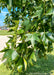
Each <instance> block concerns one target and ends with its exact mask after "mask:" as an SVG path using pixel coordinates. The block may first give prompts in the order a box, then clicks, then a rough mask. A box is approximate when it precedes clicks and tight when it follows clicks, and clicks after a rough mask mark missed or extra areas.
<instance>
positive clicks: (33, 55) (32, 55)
mask: <svg viewBox="0 0 54 75" xmlns="http://www.w3.org/2000/svg"><path fill="white" fill-rule="evenodd" d="M30 58H31V59H32V60H34V61H35V62H36V56H35V53H34V52H33V53H32V54H31V56H30Z"/></svg>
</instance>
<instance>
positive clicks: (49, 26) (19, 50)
mask: <svg viewBox="0 0 54 75" xmlns="http://www.w3.org/2000/svg"><path fill="white" fill-rule="evenodd" d="M11 1H12V2H11ZM0 2H1V3H0V5H1V7H2V8H5V7H7V8H8V10H9V12H10V13H9V14H7V15H6V18H5V24H6V25H7V26H8V27H9V28H10V30H9V31H10V32H14V34H13V36H10V37H9V38H10V39H9V41H8V42H7V47H6V48H5V49H4V50H2V51H1V52H5V53H4V56H3V60H4V59H5V58H6V65H7V67H8V68H10V69H12V70H13V71H15V70H16V71H18V72H22V71H26V69H27V67H28V65H29V64H31V65H33V61H35V62H36V56H35V54H36V51H38V56H39V58H41V57H45V56H46V54H47V52H51V51H52V50H53V46H52V43H53V42H54V24H53V20H52V17H53V7H54V5H53V2H52V0H14V1H13V0H0ZM19 26H20V28H19ZM18 28H19V29H18ZM19 37H20V39H19V41H20V42H17V40H18V38H19Z"/></svg>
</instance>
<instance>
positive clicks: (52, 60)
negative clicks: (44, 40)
mask: <svg viewBox="0 0 54 75" xmlns="http://www.w3.org/2000/svg"><path fill="white" fill-rule="evenodd" d="M53 46H54V45H53ZM36 57H37V61H36V63H34V66H33V67H32V66H30V68H28V69H27V71H26V73H27V74H20V75H33V74H30V73H47V74H35V75H54V50H53V51H52V52H51V53H48V54H47V59H44V58H41V59H39V58H38V56H37V55H36ZM10 73H11V71H10V70H8V69H7V68H6V66H5V65H4V64H2V65H0V75H10ZM14 75H19V74H14Z"/></svg>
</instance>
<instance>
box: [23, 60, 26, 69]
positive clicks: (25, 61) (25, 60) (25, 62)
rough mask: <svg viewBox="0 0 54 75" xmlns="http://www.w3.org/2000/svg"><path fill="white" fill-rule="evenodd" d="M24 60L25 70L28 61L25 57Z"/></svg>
mask: <svg viewBox="0 0 54 75" xmlns="http://www.w3.org/2000/svg"><path fill="white" fill-rule="evenodd" d="M23 60H24V66H25V70H26V69H27V61H26V60H25V59H23Z"/></svg>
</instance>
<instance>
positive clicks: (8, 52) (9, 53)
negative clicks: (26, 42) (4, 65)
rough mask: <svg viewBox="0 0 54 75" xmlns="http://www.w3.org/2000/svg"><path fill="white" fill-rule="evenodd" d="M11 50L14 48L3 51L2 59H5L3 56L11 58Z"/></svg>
mask: <svg viewBox="0 0 54 75" xmlns="http://www.w3.org/2000/svg"><path fill="white" fill-rule="evenodd" d="M13 51H14V50H11V49H9V50H8V51H6V52H5V53H4V56H3V59H5V58H10V59H11V60H12V53H13Z"/></svg>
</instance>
